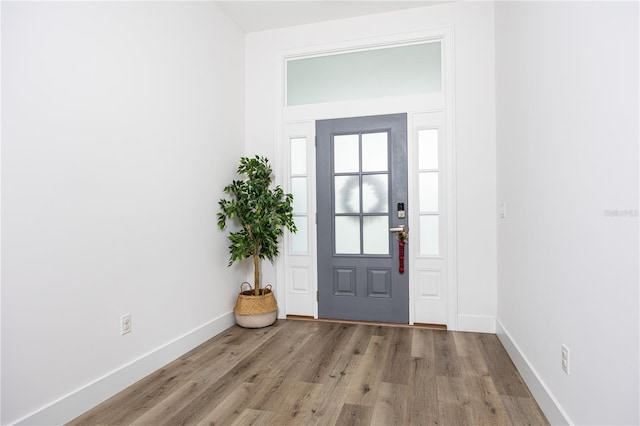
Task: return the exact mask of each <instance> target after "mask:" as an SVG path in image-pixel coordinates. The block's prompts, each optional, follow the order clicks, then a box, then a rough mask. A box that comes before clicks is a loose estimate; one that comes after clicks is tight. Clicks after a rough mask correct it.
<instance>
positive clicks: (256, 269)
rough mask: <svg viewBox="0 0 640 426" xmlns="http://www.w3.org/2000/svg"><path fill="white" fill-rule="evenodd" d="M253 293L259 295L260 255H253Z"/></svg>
mask: <svg viewBox="0 0 640 426" xmlns="http://www.w3.org/2000/svg"><path fill="white" fill-rule="evenodd" d="M253 294H254V295H255V296H260V256H258V255H257V254H254V255H253Z"/></svg>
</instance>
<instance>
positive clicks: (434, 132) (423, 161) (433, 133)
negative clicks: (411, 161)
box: [418, 129, 438, 170]
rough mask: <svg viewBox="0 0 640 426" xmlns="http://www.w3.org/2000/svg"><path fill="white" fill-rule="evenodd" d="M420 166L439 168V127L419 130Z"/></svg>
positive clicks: (422, 168) (422, 167) (423, 167)
mask: <svg viewBox="0 0 640 426" xmlns="http://www.w3.org/2000/svg"><path fill="white" fill-rule="evenodd" d="M418 168H420V169H421V170H424V169H437V168H438V129H428V130H420V131H419V132H418Z"/></svg>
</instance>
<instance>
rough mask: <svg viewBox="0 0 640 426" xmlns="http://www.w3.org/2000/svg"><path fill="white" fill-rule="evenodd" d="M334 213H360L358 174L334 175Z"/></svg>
mask: <svg viewBox="0 0 640 426" xmlns="http://www.w3.org/2000/svg"><path fill="white" fill-rule="evenodd" d="M334 180H335V191H336V192H335V196H336V199H335V206H336V211H335V212H336V213H360V182H359V179H358V176H336V177H335V178H334Z"/></svg>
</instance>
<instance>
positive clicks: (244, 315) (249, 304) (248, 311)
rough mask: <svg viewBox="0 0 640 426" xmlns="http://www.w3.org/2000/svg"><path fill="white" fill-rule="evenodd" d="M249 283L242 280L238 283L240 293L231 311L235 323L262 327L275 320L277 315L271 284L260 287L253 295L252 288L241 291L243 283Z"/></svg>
mask: <svg viewBox="0 0 640 426" xmlns="http://www.w3.org/2000/svg"><path fill="white" fill-rule="evenodd" d="M245 284H246V285H248V286H249V288H251V285H250V284H249V283H247V282H244V283H242V284H241V285H240V294H238V300H237V301H236V306H235V308H234V309H233V313H234V314H235V316H236V323H237V324H238V325H239V326H240V327H244V328H262V327H267V326H270V325H271V324H273V323H274V322H276V317H277V315H278V305H277V303H276V298H275V297H273V291H271V285H270V284H269V285H267V286H266V287H265V288H262V289H260V295H259V296H255V295H254V294H253V289H250V290H245V291H242V287H243V286H244V285H245Z"/></svg>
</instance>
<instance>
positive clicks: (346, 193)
mask: <svg viewBox="0 0 640 426" xmlns="http://www.w3.org/2000/svg"><path fill="white" fill-rule="evenodd" d="M365 185H366V186H367V187H368V188H371V193H372V195H373V197H372V198H373V203H372V206H371V208H370V209H369V211H370V212H374V213H380V212H384V211H387V209H386V208H385V207H387V206H385V204H386V202H385V194H387V193H388V188H387V185H385V184H384V183H383V182H382V181H380V180H368V181H367V183H366V184H365V183H364V182H363V188H362V191H363V192H364V186H365ZM359 186H360V179H348V180H347V181H346V183H345V185H344V187H343V188H342V191H340V197H339V199H338V202H339V205H340V207H342V210H341V211H343V212H349V211H353V210H355V212H359V210H360V209H357V208H356V209H350V206H349V202H350V200H351V197H350V195H351V193H352V192H353V191H357V190H358V187H359ZM358 195H360V194H358ZM387 198H388V197H387Z"/></svg>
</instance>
